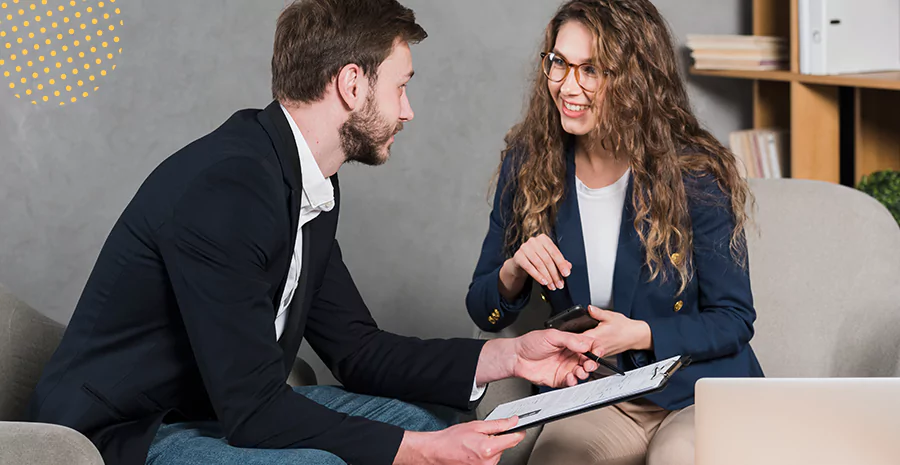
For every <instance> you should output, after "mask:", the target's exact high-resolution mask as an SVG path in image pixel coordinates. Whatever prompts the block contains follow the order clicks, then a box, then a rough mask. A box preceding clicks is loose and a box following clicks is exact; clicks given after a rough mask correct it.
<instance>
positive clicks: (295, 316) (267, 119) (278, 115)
mask: <svg viewBox="0 0 900 465" xmlns="http://www.w3.org/2000/svg"><path fill="white" fill-rule="evenodd" d="M259 121H260V124H262V126H263V128H264V129H265V130H266V132H267V133H268V134H269V138H270V139H271V140H272V143H273V145H274V146H275V153H276V154H277V155H278V159H279V162H280V164H281V171H282V175H283V177H284V181H285V184H287V186H288V189H289V191H288V209H289V212H288V213H289V214H290V218H291V230H290V237H291V242H290V244H291V246H292V248H291V250H293V246H294V244H296V241H297V233H298V231H297V226H298V224H299V222H300V202H301V197H300V196H301V195H303V173H302V172H301V170H300V154H299V153H298V151H297V141H296V140H295V139H294V133H293V131H291V126H290V124H289V123H288V121H287V118H286V117H285V115H284V112H283V111H282V110H281V105H280V104H279V103H278V102H277V101H275V102H272V103H271V104H269V106H268V107H266V109H265V110H263V111H262V112H261V113H260V115H259ZM313 223H315V221H313V222H310V224H307V225H306V226H305V227H304V228H303V232H302V234H303V236H302V239H303V244H302V247H303V250H302V252H301V253H302V258H301V260H302V263H301V264H300V278H299V280H298V283H297V289H296V290H295V291H294V296H293V298H292V299H291V303H290V311H289V312H288V317H287V321H285V325H284V332H283V333H282V335H281V338H280V339H279V340H278V344H279V345H280V346H281V349H282V351H283V352H284V365H285V374H288V373H290V372H291V369H292V368H293V366H294V359H295V358H296V357H297V351H298V350H299V349H300V343H301V342H302V341H303V330H304V327H305V326H306V313H307V311H308V310H309V300H310V299H309V298H308V297H309V295H310V293H309V292H308V289H307V288H308V286H309V283H310V280H309V268H310V249H309V246H310V242H312V241H313V240H314V238H313V234H312V232H311V231H312V230H313V227H312V224H313ZM287 262H288V265H287V266H288V267H290V260H288V261H287ZM287 275H288V268H285V270H284V273H283V274H282V276H283V278H282V280H281V285H280V286H279V288H278V292H277V293H276V294H275V305H280V301H279V299H280V296H281V294H282V293H283V292H284V287H285V285H286V281H287Z"/></svg>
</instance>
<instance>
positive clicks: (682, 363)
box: [650, 355, 691, 380]
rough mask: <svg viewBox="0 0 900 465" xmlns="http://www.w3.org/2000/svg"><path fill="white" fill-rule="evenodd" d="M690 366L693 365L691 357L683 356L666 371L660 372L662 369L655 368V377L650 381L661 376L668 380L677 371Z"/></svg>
mask: <svg viewBox="0 0 900 465" xmlns="http://www.w3.org/2000/svg"><path fill="white" fill-rule="evenodd" d="M690 364H691V357H690V356H688V355H683V356H682V357H681V358H680V359H678V361H676V362H675V363H673V364H672V365H671V366H669V368H668V369H667V370H665V371H662V370H660V368H661V367H658V366H657V367H654V368H653V376H651V377H650V379H654V380H655V379H656V377H657V376H660V375H662V376H664V377H666V378H668V377H669V376H671V375H672V373H675V371H676V370H678V369H679V368H684V367H686V366H688V365H690Z"/></svg>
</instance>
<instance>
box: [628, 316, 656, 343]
mask: <svg viewBox="0 0 900 465" xmlns="http://www.w3.org/2000/svg"><path fill="white" fill-rule="evenodd" d="M632 321H634V325H635V328H636V329H635V332H636V334H638V336H637V338H636V339H637V342H636V343H635V344H634V347H633V349H634V350H652V349H653V331H652V330H651V329H650V325H649V324H648V323H647V322H646V321H643V320H632Z"/></svg>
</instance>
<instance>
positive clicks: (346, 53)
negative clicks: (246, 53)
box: [272, 0, 428, 103]
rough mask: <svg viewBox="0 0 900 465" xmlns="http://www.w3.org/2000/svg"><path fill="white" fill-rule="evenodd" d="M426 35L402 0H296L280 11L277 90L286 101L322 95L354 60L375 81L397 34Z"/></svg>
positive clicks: (408, 38)
mask: <svg viewBox="0 0 900 465" xmlns="http://www.w3.org/2000/svg"><path fill="white" fill-rule="evenodd" d="M426 37H428V34H427V33H426V32H425V30H424V29H422V27H421V26H419V25H418V24H417V23H416V17H415V14H414V13H413V11H412V10H410V9H409V8H406V7H404V6H403V5H401V4H399V3H397V1H396V0H296V1H295V2H294V3H292V4H291V5H289V6H288V7H287V8H285V9H284V11H282V12H281V16H279V17H278V25H277V27H276V30H275V46H274V51H273V53H272V96H273V97H274V98H275V99H276V100H279V101H282V102H284V101H288V102H303V103H310V102H315V101H317V100H320V99H321V98H322V97H323V95H324V93H325V87H326V86H327V85H328V83H329V82H331V80H332V79H333V78H334V77H335V76H336V75H337V74H338V73H339V72H340V70H341V68H343V67H344V66H346V65H348V64H350V63H354V64H356V65H358V66H359V67H360V68H362V71H363V73H365V74H366V76H368V77H369V79H370V80H371V81H372V82H374V81H375V79H376V78H377V76H376V73H377V70H378V66H379V65H381V63H382V62H383V61H384V60H385V59H386V58H387V57H388V56H389V55H390V54H391V51H392V50H393V48H394V43H395V42H396V41H397V40H402V41H405V42H409V43H413V44H415V43H419V42H421V41H423V40H425V38H426Z"/></svg>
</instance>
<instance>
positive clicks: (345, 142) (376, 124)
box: [341, 93, 403, 166]
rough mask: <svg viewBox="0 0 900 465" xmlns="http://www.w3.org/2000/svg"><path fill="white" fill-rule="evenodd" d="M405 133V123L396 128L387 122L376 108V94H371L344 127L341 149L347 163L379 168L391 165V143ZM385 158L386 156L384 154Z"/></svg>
mask: <svg viewBox="0 0 900 465" xmlns="http://www.w3.org/2000/svg"><path fill="white" fill-rule="evenodd" d="M402 129H403V123H397V124H396V125H393V124H391V123H389V122H387V121H385V120H384V118H382V117H381V115H380V114H379V111H378V108H377V105H376V104H375V94H374V93H370V94H369V96H368V97H367V98H366V103H365V105H364V106H363V107H362V108H361V109H360V110H359V111H356V112H353V113H351V114H350V118H349V119H348V120H347V122H345V123H344V124H343V125H342V126H341V148H342V149H343V150H344V155H345V156H346V157H347V161H355V162H357V163H362V164H363V165H369V166H377V165H381V164H383V163H384V162H386V161H387V159H388V156H389V155H390V151H391V149H390V147H387V143H388V141H389V140H390V139H391V137H393V136H394V134H396V133H398V132H400V131H401V130H402ZM382 150H384V151H385V154H384V155H383V156H382V154H381V151H382Z"/></svg>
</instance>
